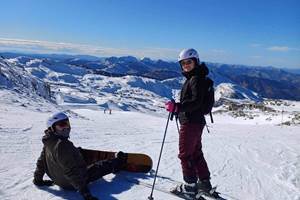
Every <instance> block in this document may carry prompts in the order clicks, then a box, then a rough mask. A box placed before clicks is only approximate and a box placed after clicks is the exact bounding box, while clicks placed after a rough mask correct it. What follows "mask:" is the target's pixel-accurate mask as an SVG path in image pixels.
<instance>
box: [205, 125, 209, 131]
mask: <svg viewBox="0 0 300 200" xmlns="http://www.w3.org/2000/svg"><path fill="white" fill-rule="evenodd" d="M205 126H206V129H207V132H208V133H210V132H209V129H208V126H207V124H205Z"/></svg>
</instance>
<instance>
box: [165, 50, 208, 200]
mask: <svg viewBox="0 0 300 200" xmlns="http://www.w3.org/2000/svg"><path fill="white" fill-rule="evenodd" d="M178 61H179V64H180V66H181V69H182V74H183V75H184V76H185V77H186V81H185V83H184V84H183V86H182V89H181V93H180V103H175V102H174V101H169V102H167V103H166V110H167V111H168V112H173V113H175V114H176V115H178V118H179V122H180V131H179V155H178V157H179V159H180V160H181V167H182V173H183V179H184V181H185V183H184V184H180V185H177V186H176V187H175V188H174V189H172V191H171V192H173V193H175V194H180V193H184V194H187V195H189V196H192V197H194V196H195V195H196V194H197V192H198V191H204V192H209V191H210V190H211V189H212V186H211V183H210V172H209V169H208V167H207V163H206V161H205V159H204V157H203V152H202V144H201V136H202V131H203V128H204V126H205V124H206V122H205V118H204V111H203V110H205V108H204V106H205V105H204V98H205V95H206V90H207V86H206V85H207V79H206V75H208V68H207V67H206V65H205V64H204V63H202V64H201V63H200V60H199V55H198V53H197V51H196V50H195V49H185V50H183V51H181V53H180V54H179V58H178Z"/></svg>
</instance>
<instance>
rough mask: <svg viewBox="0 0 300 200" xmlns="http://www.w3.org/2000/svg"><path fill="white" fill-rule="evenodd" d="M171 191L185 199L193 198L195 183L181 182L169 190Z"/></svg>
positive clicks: (195, 192) (195, 188) (195, 191)
mask: <svg viewBox="0 0 300 200" xmlns="http://www.w3.org/2000/svg"><path fill="white" fill-rule="evenodd" d="M170 192H171V193H173V194H175V195H177V196H179V197H183V198H186V199H191V200H193V199H195V197H196V194H197V183H181V184H178V185H176V187H174V188H172V189H171V190H170Z"/></svg>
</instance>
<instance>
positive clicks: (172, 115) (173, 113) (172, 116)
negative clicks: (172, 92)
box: [170, 99, 175, 121]
mask: <svg viewBox="0 0 300 200" xmlns="http://www.w3.org/2000/svg"><path fill="white" fill-rule="evenodd" d="M171 101H172V103H174V104H175V100H174V99H171ZM174 115H175V112H172V113H171V117H170V120H171V121H173V118H174Z"/></svg>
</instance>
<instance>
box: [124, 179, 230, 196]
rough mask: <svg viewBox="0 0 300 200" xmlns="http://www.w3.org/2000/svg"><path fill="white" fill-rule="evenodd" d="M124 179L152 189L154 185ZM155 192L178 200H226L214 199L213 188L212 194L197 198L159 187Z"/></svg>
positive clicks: (203, 194) (214, 190) (201, 194)
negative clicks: (179, 199) (178, 199)
mask: <svg viewBox="0 0 300 200" xmlns="http://www.w3.org/2000/svg"><path fill="white" fill-rule="evenodd" d="M124 178H125V180H126V181H128V182H130V183H134V184H136V185H140V186H144V187H148V188H152V184H150V183H146V182H144V181H140V180H137V179H131V178H129V177H124ZM154 190H156V191H159V192H163V193H165V194H169V195H172V196H175V197H177V198H181V199H185V200H226V199H224V198H222V197H214V196H213V195H212V194H213V193H215V192H216V188H213V189H212V190H211V194H207V193H204V192H203V193H200V194H197V195H196V197H194V198H193V197H190V196H188V195H184V194H175V193H172V192H170V191H169V190H166V189H164V188H161V187H158V186H155V187H154Z"/></svg>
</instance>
